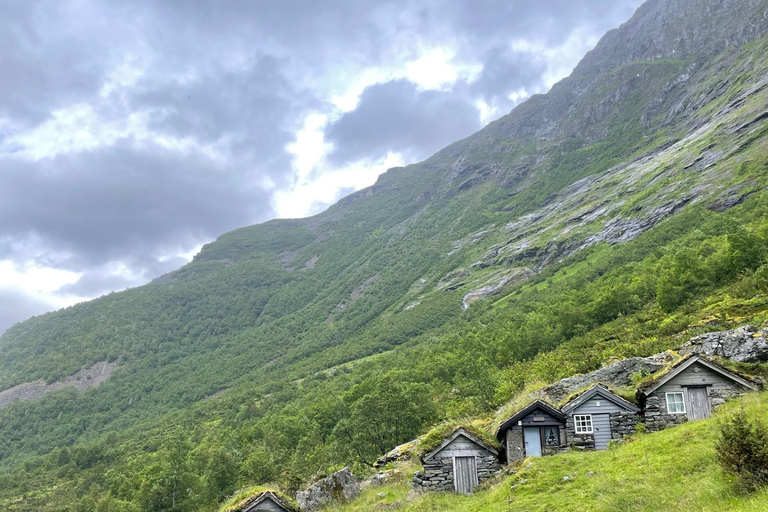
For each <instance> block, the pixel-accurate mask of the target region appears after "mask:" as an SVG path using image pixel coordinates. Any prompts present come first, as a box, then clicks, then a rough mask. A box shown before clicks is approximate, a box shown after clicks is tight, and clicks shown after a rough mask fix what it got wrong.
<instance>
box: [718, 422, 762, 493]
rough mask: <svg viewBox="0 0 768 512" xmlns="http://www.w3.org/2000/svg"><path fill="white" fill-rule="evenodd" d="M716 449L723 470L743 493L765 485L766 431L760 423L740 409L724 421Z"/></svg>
mask: <svg viewBox="0 0 768 512" xmlns="http://www.w3.org/2000/svg"><path fill="white" fill-rule="evenodd" d="M715 449H716V451H717V458H718V462H719V463H720V465H721V466H722V468H723V469H724V470H725V471H726V472H728V473H730V474H732V475H734V476H736V478H737V481H738V483H739V485H740V486H742V487H743V488H744V489H745V490H748V491H751V490H754V489H755V488H757V487H759V486H761V485H765V484H768V428H767V427H766V425H765V424H764V423H763V422H761V421H760V420H758V419H752V420H751V419H750V418H749V417H748V416H747V413H746V412H744V410H743V409H742V410H741V411H739V412H737V413H736V414H734V415H733V416H731V417H730V418H727V419H726V420H725V421H723V422H722V423H721V424H720V430H719V432H718V437H717V444H716V445H715Z"/></svg>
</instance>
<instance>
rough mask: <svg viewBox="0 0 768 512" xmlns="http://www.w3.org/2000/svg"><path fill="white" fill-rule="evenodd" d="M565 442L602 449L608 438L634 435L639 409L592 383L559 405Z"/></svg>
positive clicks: (613, 438) (614, 438)
mask: <svg viewBox="0 0 768 512" xmlns="http://www.w3.org/2000/svg"><path fill="white" fill-rule="evenodd" d="M562 411H563V414H565V432H566V437H567V440H568V445H569V446H573V447H576V448H582V449H590V450H605V449H606V448H608V443H609V442H610V441H611V440H619V439H622V438H623V437H624V436H626V435H630V434H634V433H635V430H636V427H637V423H638V421H639V419H640V416H639V413H640V408H639V407H637V406H636V405H635V404H633V403H631V402H628V401H626V400H624V399H623V398H621V397H620V396H619V395H617V394H615V393H613V392H612V391H611V390H609V389H608V388H606V387H603V386H600V385H597V386H592V387H591V388H589V389H588V390H587V391H585V392H584V393H581V394H580V395H578V396H577V397H575V398H573V399H572V400H570V401H569V402H568V403H567V404H565V405H564V406H563V408H562Z"/></svg>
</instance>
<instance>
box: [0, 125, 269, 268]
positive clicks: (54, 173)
mask: <svg viewBox="0 0 768 512" xmlns="http://www.w3.org/2000/svg"><path fill="white" fill-rule="evenodd" d="M0 166H2V168H3V172H2V173H0V239H1V238H5V239H6V240H25V239H34V240H35V243H33V244H31V248H30V246H29V245H27V244H21V245H20V247H21V249H19V248H16V246H14V245H12V244H4V245H0V258H7V259H15V260H19V259H25V258H31V257H33V258H35V259H36V260H38V262H39V263H46V264H49V265H54V266H57V267H60V268H66V269H70V270H77V271H83V270H85V269H87V268H90V267H94V266H101V265H104V264H106V263H107V262H109V261H111V260H115V261H126V262H131V261H139V260H138V259H137V258H139V257H142V256H152V257H154V258H156V259H157V258H161V257H165V256H167V255H168V254H171V255H173V254H178V253H181V252H186V251H187V250H189V248H191V247H193V246H195V245H198V244H199V243H201V242H203V241H207V240H210V239H211V238H214V237H216V236H217V235H218V234H220V233H222V232H224V231H227V230H230V229H233V228H235V227H238V226H241V225H242V224H243V223H245V222H248V221H249V220H251V221H256V220H260V219H264V218H268V217H269V216H270V214H271V209H270V205H269V198H268V196H267V195H266V193H265V192H264V191H263V190H262V189H260V188H258V187H255V186H248V185H247V181H248V180H247V171H245V172H241V171H240V168H239V166H238V165H237V162H235V165H234V166H233V167H230V166H228V165H222V164H221V163H219V162H217V161H214V160H212V159H211V158H209V157H207V156H206V155H204V154H200V153H187V152H183V151H178V150H172V149H167V148H164V147H161V146H160V147H159V146H157V145H154V144H152V143H151V142H145V143H140V142H136V141H134V140H131V139H126V140H122V141H120V142H119V143H116V144H114V145H111V146H107V147H103V148H99V149H97V150H93V151H89V152H82V153H74V154H63V155H59V156H56V157H54V158H46V159H43V160H40V161H36V162H29V161H25V160H23V159H20V158H16V157H13V156H11V157H5V158H3V159H2V160H0ZM18 245H19V244H17V246H18Z"/></svg>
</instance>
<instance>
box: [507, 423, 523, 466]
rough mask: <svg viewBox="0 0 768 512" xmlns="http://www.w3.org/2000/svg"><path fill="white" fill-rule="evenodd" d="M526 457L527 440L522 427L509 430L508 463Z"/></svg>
mask: <svg viewBox="0 0 768 512" xmlns="http://www.w3.org/2000/svg"><path fill="white" fill-rule="evenodd" d="M524 458H525V441H523V430H522V429H513V428H511V429H509V430H507V464H510V463H512V462H515V461H516V460H523V459H524Z"/></svg>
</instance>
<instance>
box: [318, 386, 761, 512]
mask: <svg viewBox="0 0 768 512" xmlns="http://www.w3.org/2000/svg"><path fill="white" fill-rule="evenodd" d="M740 408H744V410H745V411H746V413H747V414H748V415H749V416H750V417H752V418H760V419H761V420H762V421H763V422H768V394H766V393H761V394H755V395H747V396H744V397H742V398H740V399H738V400H736V401H735V402H732V403H729V404H727V405H726V406H724V407H722V408H720V409H719V410H718V411H717V413H716V414H715V416H714V417H713V418H711V419H709V420H705V421H699V422H689V423H686V424H683V425H681V426H679V427H675V428H671V429H668V430H665V431H662V432H657V433H653V434H638V435H636V436H635V437H633V438H632V439H630V440H629V442H626V443H624V444H621V445H618V446H616V447H614V448H611V449H609V450H608V451H603V452H578V451H576V452H570V453H566V454H561V455H556V456H553V457H542V458H537V459H531V458H529V459H525V460H524V461H522V463H521V464H520V466H519V467H517V468H515V469H514V471H516V472H515V473H514V475H512V476H508V475H505V476H501V477H498V478H497V479H496V480H495V481H493V482H491V483H489V484H487V485H485V486H484V487H485V488H484V489H483V490H480V491H478V492H477V493H476V494H475V495H473V496H469V497H466V496H457V495H451V494H445V493H441V494H431V495H430V494H427V495H414V494H413V493H409V491H410V488H411V487H410V482H409V480H410V478H409V476H410V475H411V470H412V469H413V468H412V467H408V466H404V467H402V468H396V471H397V473H396V475H395V476H394V477H393V480H396V481H395V482H393V483H388V484H387V485H383V486H375V487H369V488H368V489H366V491H365V492H364V493H363V495H362V496H361V497H360V498H359V499H358V500H357V501H355V502H354V503H353V504H350V505H345V506H337V507H332V508H329V509H328V510H333V511H334V512H358V511H364V510H365V511H368V510H387V509H388V508H397V510H402V511H404V512H426V511H445V510H451V511H456V512H464V511H467V512H468V511H482V512H507V511H508V510H521V511H526V512H528V511H530V512H534V511H558V512H560V511H562V512H568V511H571V510H573V509H574V507H575V505H576V504H578V508H579V509H580V510H589V511H604V512H614V511H616V510H633V511H648V512H651V511H658V510H680V511H702V510H718V511H764V510H766V508H767V506H766V500H768V489H763V490H761V491H758V492H755V493H752V494H750V493H744V492H741V491H740V490H739V487H738V486H737V485H735V483H734V481H733V480H732V477H730V476H728V475H726V474H724V473H723V471H722V470H721V468H720V466H719V465H718V463H717V460H716V457H715V448H714V446H715V439H716V437H717V430H718V424H719V422H720V421H722V419H723V418H724V417H726V416H728V415H730V414H733V413H734V412H735V411H736V410H738V409H740ZM395 502H397V505H395V507H392V505H393V504H394V503H395Z"/></svg>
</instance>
